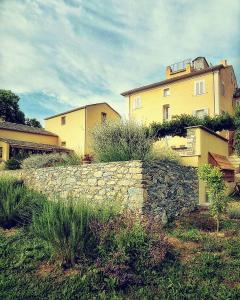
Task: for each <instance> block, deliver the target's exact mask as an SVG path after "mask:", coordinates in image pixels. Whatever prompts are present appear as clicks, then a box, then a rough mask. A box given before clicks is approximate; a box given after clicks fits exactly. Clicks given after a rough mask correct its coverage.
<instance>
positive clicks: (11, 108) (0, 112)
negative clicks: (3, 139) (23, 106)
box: [0, 90, 42, 128]
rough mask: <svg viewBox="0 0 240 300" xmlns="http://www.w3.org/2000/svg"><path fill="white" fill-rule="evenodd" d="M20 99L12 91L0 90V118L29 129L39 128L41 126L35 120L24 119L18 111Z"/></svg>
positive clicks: (23, 115) (22, 114)
mask: <svg viewBox="0 0 240 300" xmlns="http://www.w3.org/2000/svg"><path fill="white" fill-rule="evenodd" d="M19 100H20V98H19V96H18V95H16V94H14V93H13V92H12V91H8V90H0V117H2V118H3V119H4V120H5V121H6V122H13V123H18V124H25V125H28V126H31V127H39V128H41V127H42V126H41V124H40V122H39V121H38V120H36V119H29V118H26V119H25V114H24V113H23V112H22V111H21V110H20V108H19V105H18V102H19Z"/></svg>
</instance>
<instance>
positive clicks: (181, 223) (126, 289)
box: [0, 211, 240, 300]
mask: <svg viewBox="0 0 240 300" xmlns="http://www.w3.org/2000/svg"><path fill="white" fill-rule="evenodd" d="M213 226H214V222H213V221H212V220H211V219H210V218H209V215H208V213H207V212H206V211H203V212H201V213H199V212H197V213H196V212H195V213H193V214H191V215H190V216H187V217H185V218H182V219H181V220H178V221H176V222H175V223H174V224H171V225H169V227H168V228H166V229H165V231H166V234H167V236H168V238H169V242H170V244H171V245H172V248H173V249H172V255H170V256H169V258H168V259H167V261H166V262H165V263H164V265H163V266H162V269H161V270H158V271H149V270H145V271H144V272H145V274H144V278H145V280H144V282H143V281H139V282H138V283H136V282H135V283H134V285H131V283H129V285H128V284H126V283H125V285H123V286H119V285H118V287H117V289H116V285H115V281H114V278H112V277H110V276H109V277H102V276H101V275H100V273H99V272H98V270H97V269H96V267H91V266H89V267H88V268H86V267H83V266H81V265H77V266H75V268H74V269H69V270H63V269H62V268H61V267H60V265H59V264H57V263H56V262H55V263H54V261H53V258H52V257H51V256H50V254H49V253H51V251H49V249H48V248H47V246H46V245H45V244H44V243H43V242H42V241H41V240H39V239H37V238H35V237H34V236H33V235H31V233H30V232H27V231H26V230H24V229H11V230H3V229H0V299H11V300H14V299H21V300H23V299H24V300H27V299H64V300H65V299H67V300H68V299H164V300H165V299H197V300H199V299H207V300H210V299H222V300H227V299H240V230H239V229H240V220H230V219H228V218H227V217H226V218H225V219H224V220H223V222H222V223H221V232H220V233H219V234H216V233H215V232H214V231H213V230H212V228H213Z"/></svg>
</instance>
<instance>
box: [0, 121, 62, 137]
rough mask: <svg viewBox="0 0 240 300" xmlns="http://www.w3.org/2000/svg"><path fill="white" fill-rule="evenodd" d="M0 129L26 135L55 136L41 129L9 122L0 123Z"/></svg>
mask: <svg viewBox="0 0 240 300" xmlns="http://www.w3.org/2000/svg"><path fill="white" fill-rule="evenodd" d="M0 129H5V130H11V131H20V132H26V133H35V134H42V135H49V136H57V135H56V134H54V133H52V132H50V131H47V130H45V129H43V128H36V127H31V126H27V125H22V124H17V123H11V122H0Z"/></svg>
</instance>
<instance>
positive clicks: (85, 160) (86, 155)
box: [82, 154, 93, 164]
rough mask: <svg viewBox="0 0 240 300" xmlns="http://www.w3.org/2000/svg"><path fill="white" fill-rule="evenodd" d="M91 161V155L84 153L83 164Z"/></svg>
mask: <svg viewBox="0 0 240 300" xmlns="http://www.w3.org/2000/svg"><path fill="white" fill-rule="evenodd" d="M92 161H93V156H92V155H90V154H85V155H84V157H83V159H82V162H83V164H90V163H91V162H92Z"/></svg>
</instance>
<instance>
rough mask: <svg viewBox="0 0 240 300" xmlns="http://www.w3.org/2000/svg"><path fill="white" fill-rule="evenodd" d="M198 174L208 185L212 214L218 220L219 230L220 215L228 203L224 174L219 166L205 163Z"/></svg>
mask: <svg viewBox="0 0 240 300" xmlns="http://www.w3.org/2000/svg"><path fill="white" fill-rule="evenodd" d="M198 176H199V178H200V179H202V180H203V181H204V182H205V183H206V185H207V194H208V197H209V200H210V208H211V214H212V216H213V218H214V219H215V220H216V222H217V231H219V221H220V216H221V214H222V213H224V212H225V211H226V208H227V203H228V198H227V197H226V195H225V190H226V186H225V183H224V180H223V174H222V172H221V171H220V169H219V168H217V167H212V166H211V165H203V166H200V167H199V170H198Z"/></svg>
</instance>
